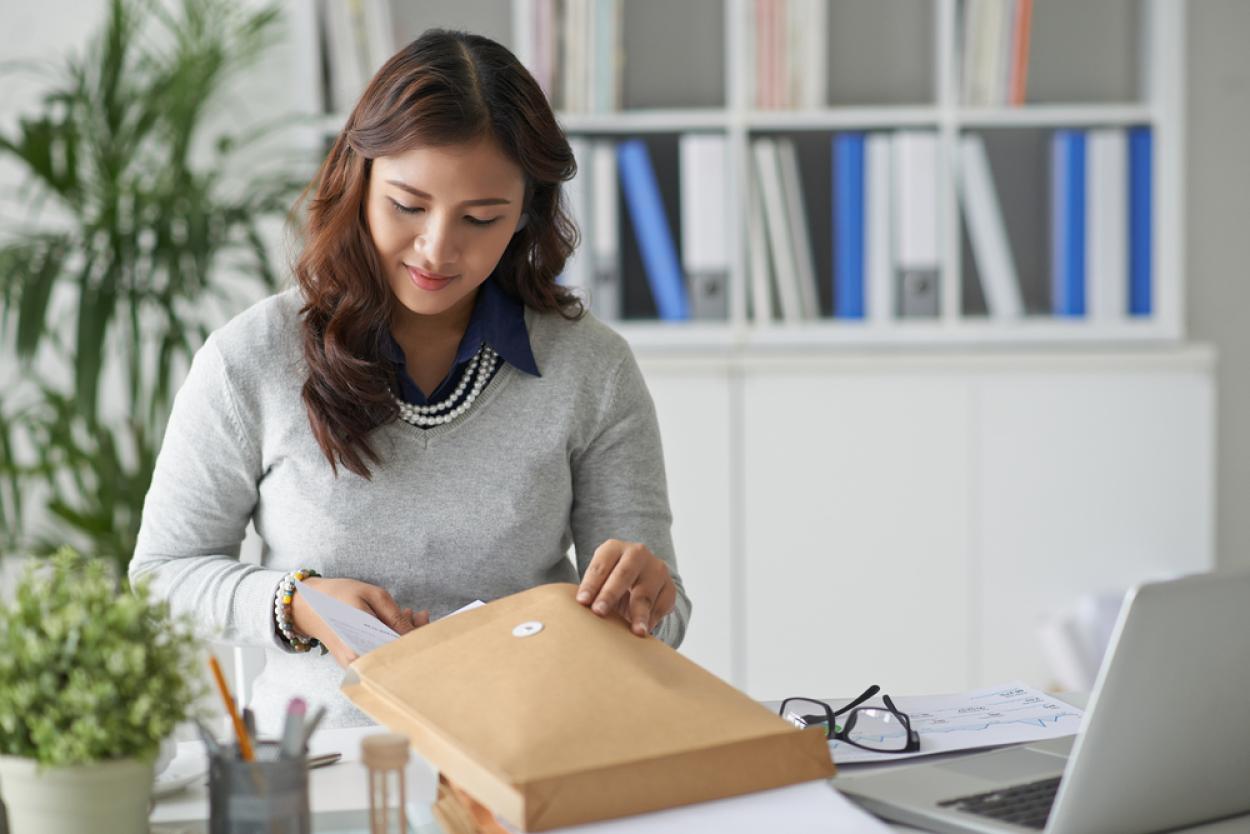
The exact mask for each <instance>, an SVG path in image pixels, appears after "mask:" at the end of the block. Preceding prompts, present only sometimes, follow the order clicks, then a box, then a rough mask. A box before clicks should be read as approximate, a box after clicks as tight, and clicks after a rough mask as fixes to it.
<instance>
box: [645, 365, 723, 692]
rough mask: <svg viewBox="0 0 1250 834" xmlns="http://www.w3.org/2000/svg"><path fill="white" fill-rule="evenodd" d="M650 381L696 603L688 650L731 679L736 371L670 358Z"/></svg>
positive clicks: (677, 534) (682, 562)
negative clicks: (733, 384)
mask: <svg viewBox="0 0 1250 834" xmlns="http://www.w3.org/2000/svg"><path fill="white" fill-rule="evenodd" d="M644 370H645V369H644ZM647 384H648V386H649V387H650V389H651V396H652V397H653V398H654V399H655V403H656V412H657V415H658V417H659V422H660V433H661V437H662V438H663V443H664V460H665V468H666V469H667V474H668V491H669V501H670V504H671V505H672V507H673V545H674V547H675V549H676V552H677V559H678V568H679V569H680V571H681V576H682V581H683V582H684V583H685V585H686V588H687V589H689V590H690V594H691V597H692V602H693V604H694V612H693V616H692V618H691V621H690V628H689V630H688V631H687V632H686V639H685V642H684V643H683V645H682V648H683V650H684V651H685V652H686V654H687V655H688V656H690V657H692V658H694V659H695V660H697V661H698V662H699V663H700V664H702V665H703V666H704V667H706V668H707V669H710V670H711V671H712V672H714V673H716V674H717V675H720V676H721V677H722V678H726V679H731V678H732V677H733V656H732V644H731V641H730V639H729V634H730V633H731V631H732V629H733V627H734V625H733V623H734V605H733V598H734V588H733V585H732V576H733V561H734V554H733V552H732V547H731V535H730V527H731V514H730V506H731V501H732V492H731V487H732V483H733V470H732V467H731V455H730V450H731V448H732V442H731V439H730V421H729V418H728V415H729V413H730V387H729V370H728V368H727V367H725V365H724V364H723V363H716V362H713V363H697V362H695V363H690V362H679V363H676V364H674V363H667V364H666V365H665V367H664V369H663V370H656V369H655V368H652V369H651V372H650V373H648V374H647Z"/></svg>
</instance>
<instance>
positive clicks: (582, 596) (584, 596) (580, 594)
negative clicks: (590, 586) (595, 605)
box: [577, 591, 590, 602]
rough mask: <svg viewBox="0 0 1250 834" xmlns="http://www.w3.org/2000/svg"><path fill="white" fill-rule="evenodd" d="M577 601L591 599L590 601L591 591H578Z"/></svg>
mask: <svg viewBox="0 0 1250 834" xmlns="http://www.w3.org/2000/svg"><path fill="white" fill-rule="evenodd" d="M577 601H578V602H589V601H590V592H589V591H578V592H577Z"/></svg>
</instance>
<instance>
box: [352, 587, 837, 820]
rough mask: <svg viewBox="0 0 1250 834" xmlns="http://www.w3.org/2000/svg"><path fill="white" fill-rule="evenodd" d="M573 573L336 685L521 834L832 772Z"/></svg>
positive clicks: (812, 731) (404, 646)
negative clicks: (591, 597) (643, 632)
mask: <svg viewBox="0 0 1250 834" xmlns="http://www.w3.org/2000/svg"><path fill="white" fill-rule="evenodd" d="M576 590H577V588H576V586H574V585H571V584H555V585H543V586H540V587H537V588H532V589H530V590H528V591H523V592H521V593H519V594H513V595H512V596H508V597H504V598H502V599H498V600H495V601H494V602H491V603H489V604H487V605H485V606H482V607H480V608H477V609H474V610H471V611H466V612H464V613H460V614H457V615H456V616H454V617H447V618H445V619H442V620H438V621H437V622H434V623H432V624H430V625H427V626H424V627H422V628H418V629H416V630H415V631H412V632H409V633H408V634H405V635H404V636H403V637H401V638H399V639H398V640H395V641H393V642H391V643H389V644H387V645H385V646H382V647H380V648H377V649H374V650H373V651H371V652H369V653H368V654H366V655H364V656H363V657H360V658H359V659H357V660H356V661H355V662H354V663H352V665H351V667H350V670H349V672H348V675H347V678H346V679H345V680H344V683H343V691H344V692H345V693H346V694H347V696H348V697H349V698H350V699H351V700H352V701H353V702H355V704H356V705H357V706H359V707H360V708H361V709H362V710H364V711H365V712H366V713H368V714H369V715H371V716H373V718H375V719H376V720H378V721H379V722H381V723H382V724H384V725H386V726H387V727H388V728H390V729H391V730H394V731H395V732H399V733H403V734H405V735H407V736H408V737H409V738H410V739H411V741H412V746H413V747H414V748H416V750H417V752H419V753H420V754H421V755H422V756H424V757H425V758H426V760H427V761H429V762H430V763H431V764H432V765H434V766H435V767H436V768H438V769H439V771H441V773H442V774H443V775H444V776H445V777H446V778H447V779H449V780H451V782H453V783H454V784H455V785H457V786H458V787H459V788H461V789H463V790H464V791H465V792H466V793H468V794H469V795H470V796H472V797H474V798H475V799H477V800H479V801H480V802H482V803H483V804H484V805H486V807H487V808H489V809H490V810H491V811H493V812H495V813H496V814H499V815H500V816H501V817H502V818H503V819H504V820H505V821H507V822H508V823H510V824H512V825H514V826H516V827H518V828H521V829H523V830H525V831H545V830H547V829H551V828H557V827H560V826H565V825H574V824H577V823H583V822H593V821H596V820H602V819H611V818H614V817H623V816H628V815H631V814H639V813H643V812H645V811H655V810H659V809H662V808H670V807H673V806H677V805H687V804H690V803H694V802H702V801H705V800H710V799H720V798H723V797H728V796H736V795H739V794H744V793H750V792H752V791H759V790H765V789H768V788H777V787H782V786H784V785H790V784H794V783H797V782H807V781H811V780H813V779H821V778H828V777H830V776H832V775H833V773H834V767H833V761H832V759H831V758H830V756H829V747H828V744H827V743H826V740H825V731H824V729H823V728H815V727H812V728H808V729H806V730H799V729H797V728H795V727H794V726H792V725H791V724H790V723H788V722H786V721H784V720H783V719H781V718H779V717H777V716H776V715H774V714H773V713H772V712H770V711H769V710H767V709H765V708H764V707H762V706H760V705H759V704H758V703H756V702H755V701H753V700H751V699H750V698H748V697H747V696H746V695H745V694H743V693H742V692H740V691H739V690H737V689H735V688H734V687H732V686H730V685H729V684H727V683H725V682H724V681H722V680H721V679H720V678H718V677H716V676H715V675H713V674H712V673H710V672H708V671H706V670H705V669H703V668H702V667H700V666H698V665H697V664H695V663H693V662H692V661H690V660H688V659H686V658H685V657H683V656H682V655H681V654H678V653H677V652H676V651H674V650H673V649H672V648H670V647H669V646H667V645H666V644H665V643H663V642H661V641H660V640H658V639H656V638H654V637H646V638H640V637H638V636H637V635H635V634H633V633H632V632H630V630H629V627H628V626H627V625H626V623H625V621H624V620H623V619H621V618H619V617H607V618H600V617H597V616H596V615H595V614H594V613H592V612H591V611H590V610H589V609H588V608H586V607H585V606H583V605H580V604H579V603H578V602H577V601H576V600H575V599H574V593H575V592H576Z"/></svg>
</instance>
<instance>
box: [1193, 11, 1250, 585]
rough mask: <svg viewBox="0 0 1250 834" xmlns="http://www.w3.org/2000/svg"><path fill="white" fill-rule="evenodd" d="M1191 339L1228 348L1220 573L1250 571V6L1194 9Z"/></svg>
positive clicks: (1222, 375)
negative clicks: (1230, 569)
mask: <svg viewBox="0 0 1250 834" xmlns="http://www.w3.org/2000/svg"><path fill="white" fill-rule="evenodd" d="M1187 22H1188V25H1189V31H1188V33H1187V35H1188V37H1187V41H1188V43H1187V46H1186V54H1187V55H1188V60H1189V77H1188V78H1187V79H1186V82H1187V83H1186V87H1187V89H1188V97H1187V98H1188V100H1187V102H1186V107H1187V108H1188V123H1189V124H1188V131H1187V136H1186V141H1187V143H1188V144H1187V148H1186V156H1187V157H1188V158H1187V161H1186V168H1187V170H1188V174H1189V177H1188V179H1187V183H1186V185H1187V190H1188V194H1187V200H1188V206H1187V208H1188V211H1187V212H1186V213H1187V217H1186V240H1185V246H1186V263H1187V270H1186V272H1187V279H1188V280H1187V293H1186V294H1187V301H1188V333H1189V334H1190V337H1191V338H1193V339H1194V340H1196V341H1204V342H1211V343H1212V344H1214V345H1216V347H1217V348H1218V349H1219V372H1218V385H1217V390H1218V392H1219V394H1218V395H1219V435H1218V441H1217V443H1216V450H1217V455H1218V464H1217V469H1218V472H1219V474H1218V479H1219V481H1218V485H1217V489H1216V494H1217V496H1218V502H1219V504H1218V509H1217V518H1218V532H1217V537H1218V538H1217V544H1218V553H1219V561H1220V564H1221V565H1224V566H1231V565H1244V566H1250V326H1248V323H1247V321H1246V318H1247V316H1248V315H1250V154H1248V153H1247V148H1248V147H1250V50H1247V49H1246V41H1247V39H1248V38H1250V3H1247V2H1245V0H1193V2H1191V3H1189V13H1188V21H1187Z"/></svg>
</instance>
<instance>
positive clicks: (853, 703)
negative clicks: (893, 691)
mask: <svg viewBox="0 0 1250 834" xmlns="http://www.w3.org/2000/svg"><path fill="white" fill-rule="evenodd" d="M880 691H881V687H879V686H877V685H876V684H875V683H874V684H873V685H872V686H870V687H868V688H867V689H865V690H864V692H863V694H862V695H860V696H859V697H858V698H856V699H855V700H854V701H851V702H850V703H849V704H847V705H846V706H844V707H842V708H841V709H836V710H834V711H833V714H834V715H841V714H842V713H844V712H849V711H851V710H853V709H855V708H856V707H857V706H859V705H860V704H862V703H864V701H867V700H868V699H869V698H871V697H872V696H873V695H876V694H877V693H878V692H880ZM885 697H886V699H887V701H888V699H889V697H890V696H889V695H887V696H885Z"/></svg>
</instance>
